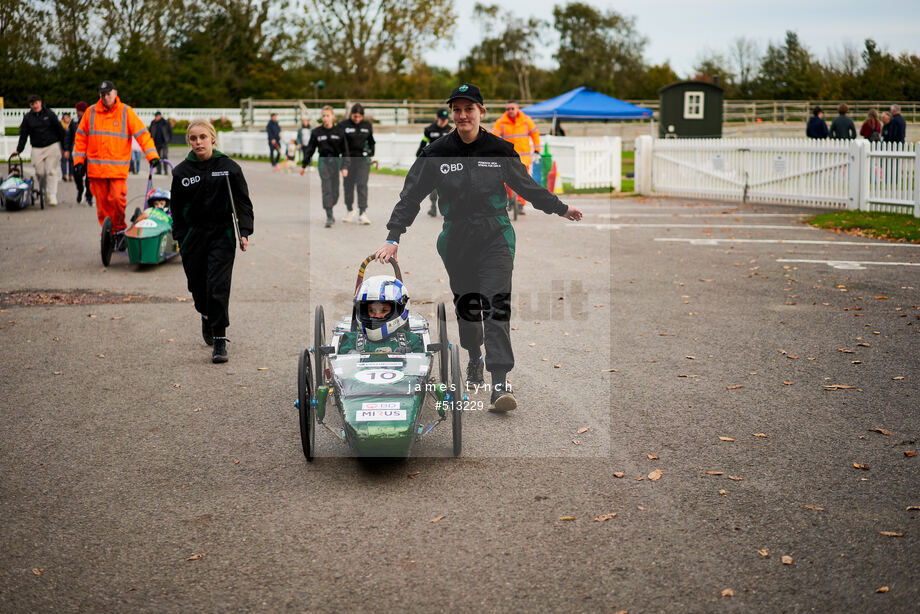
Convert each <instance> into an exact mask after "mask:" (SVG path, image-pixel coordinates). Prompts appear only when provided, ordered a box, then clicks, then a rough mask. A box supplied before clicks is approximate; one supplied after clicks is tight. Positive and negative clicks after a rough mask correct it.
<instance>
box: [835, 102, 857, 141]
mask: <svg viewBox="0 0 920 614" xmlns="http://www.w3.org/2000/svg"><path fill="white" fill-rule="evenodd" d="M849 110H850V107H849V105H847V103H845V102H841V103H840V106H839V107H837V112H838V113H840V115H838V116H837V117H836V118H835V119H834V121H833V122H831V138H832V139H855V138H856V125H855V124H854V123H853V120H852V119H850V118H849V117H847V113H848V112H849Z"/></svg>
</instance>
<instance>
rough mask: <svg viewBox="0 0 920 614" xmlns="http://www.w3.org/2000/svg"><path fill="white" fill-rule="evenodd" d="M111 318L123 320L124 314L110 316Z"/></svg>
mask: <svg viewBox="0 0 920 614" xmlns="http://www.w3.org/2000/svg"><path fill="white" fill-rule="evenodd" d="M112 319H113V320H124V319H125V316H112Z"/></svg>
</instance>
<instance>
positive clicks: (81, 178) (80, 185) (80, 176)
mask: <svg viewBox="0 0 920 614" xmlns="http://www.w3.org/2000/svg"><path fill="white" fill-rule="evenodd" d="M71 156H72V154H71ZM71 159H73V158H72V157H71ZM80 168H81V169H82V172H80V171H78V170H77V169H76V168H74V171H73V181H74V183H75V184H76V185H77V200H78V201H79V200H83V194H84V192H85V193H86V197H87V198H92V196H93V193H92V192H90V191H89V177H87V176H86V165H85V164H81V165H80Z"/></svg>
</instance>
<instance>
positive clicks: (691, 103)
mask: <svg viewBox="0 0 920 614" xmlns="http://www.w3.org/2000/svg"><path fill="white" fill-rule="evenodd" d="M658 105H659V106H658V126H659V128H658V136H659V137H661V138H681V139H687V138H697V139H699V138H711V139H717V138H721V137H722V88H721V87H719V86H718V85H714V84H712V83H706V82H705V81H678V82H677V83H672V84H670V85H666V86H664V87H663V88H661V89H660V90H658Z"/></svg>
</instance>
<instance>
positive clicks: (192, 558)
mask: <svg viewBox="0 0 920 614" xmlns="http://www.w3.org/2000/svg"><path fill="white" fill-rule="evenodd" d="M206 556H208V553H207V552H199V553H198V554H193V555H192V556H190V557H188V558H187V559H185V560H186V561H197V560H198V559H201V558H204V557H206Z"/></svg>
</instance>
